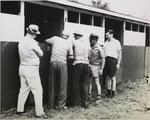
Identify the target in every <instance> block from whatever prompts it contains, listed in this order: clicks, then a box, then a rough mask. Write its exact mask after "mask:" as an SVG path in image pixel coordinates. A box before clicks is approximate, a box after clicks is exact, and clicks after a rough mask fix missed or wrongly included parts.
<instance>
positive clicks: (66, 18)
mask: <svg viewBox="0 0 150 120" xmlns="http://www.w3.org/2000/svg"><path fill="white" fill-rule="evenodd" d="M65 22H68V10H67V9H64V23H65Z"/></svg>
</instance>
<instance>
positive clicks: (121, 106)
mask: <svg viewBox="0 0 150 120" xmlns="http://www.w3.org/2000/svg"><path fill="white" fill-rule="evenodd" d="M148 92H150V86H148V84H147V83H146V81H145V80H137V81H136V82H126V83H123V84H120V85H118V87H117V94H116V96H115V98H113V99H106V98H102V99H101V100H99V101H96V102H92V103H91V104H90V107H89V108H88V109H84V108H82V107H80V106H76V107H69V108H68V109H66V110H62V111H57V110H49V109H47V108H46V107H45V112H46V114H47V115H48V119H52V120H53V119H54V120H67V119H76V120H79V119H84V120H97V119H98V120H150V111H145V100H146V95H147V93H148ZM15 111H16V108H12V109H10V110H7V111H3V112H2V114H1V115H0V119H35V117H34V115H35V111H34V107H31V108H28V109H27V112H26V113H24V114H23V115H21V116H19V115H16V114H15ZM36 119H37V118H36Z"/></svg>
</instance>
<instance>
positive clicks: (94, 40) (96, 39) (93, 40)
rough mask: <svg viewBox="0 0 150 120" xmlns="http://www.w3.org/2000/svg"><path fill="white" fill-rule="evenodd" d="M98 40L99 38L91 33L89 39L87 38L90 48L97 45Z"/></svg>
mask: <svg viewBox="0 0 150 120" xmlns="http://www.w3.org/2000/svg"><path fill="white" fill-rule="evenodd" d="M98 38H99V37H98V35H97V34H94V33H91V35H90V38H89V39H90V45H91V47H92V46H94V45H95V44H96V43H97V41H98Z"/></svg>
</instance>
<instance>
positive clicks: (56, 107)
mask: <svg viewBox="0 0 150 120" xmlns="http://www.w3.org/2000/svg"><path fill="white" fill-rule="evenodd" d="M55 109H56V110H64V109H67V106H63V107H59V106H55Z"/></svg>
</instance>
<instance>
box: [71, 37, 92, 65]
mask: <svg viewBox="0 0 150 120" xmlns="http://www.w3.org/2000/svg"><path fill="white" fill-rule="evenodd" d="M73 47H74V55H75V61H74V63H73V65H75V64H78V63H83V64H89V60H88V52H89V49H90V46H89V43H88V42H87V41H85V40H82V39H78V40H74V41H73Z"/></svg>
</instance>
